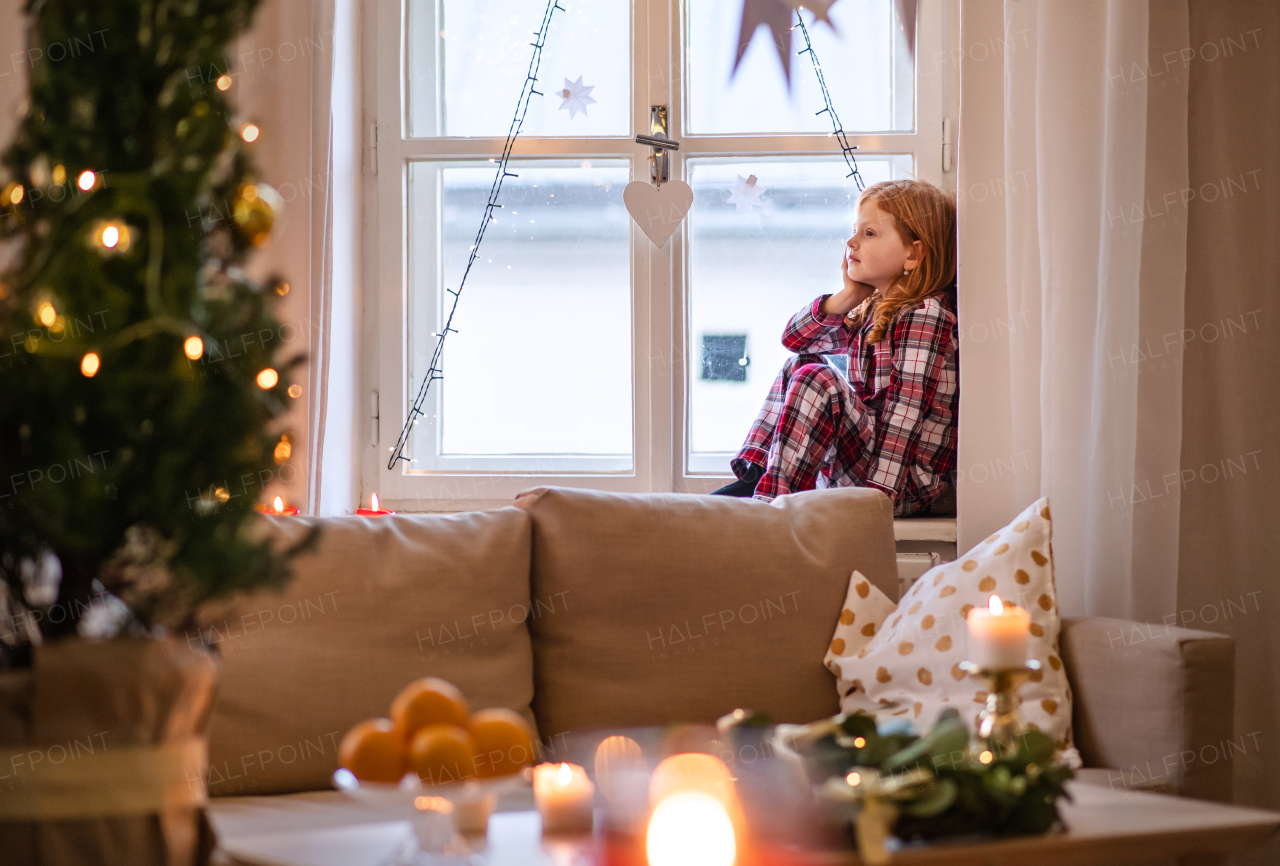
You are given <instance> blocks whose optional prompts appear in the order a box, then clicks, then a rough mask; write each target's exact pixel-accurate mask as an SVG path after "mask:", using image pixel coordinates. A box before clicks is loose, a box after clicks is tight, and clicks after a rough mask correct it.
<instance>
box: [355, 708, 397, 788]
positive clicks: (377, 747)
mask: <svg viewBox="0 0 1280 866" xmlns="http://www.w3.org/2000/svg"><path fill="white" fill-rule="evenodd" d="M338 764H339V766H342V767H346V768H347V769H348V770H350V771H351V772H352V773H354V774H355V777H356V778H357V779H359V780H361V781H362V782H393V783H394V782H399V781H400V777H401V776H403V775H404V774H405V772H406V767H405V761H404V732H403V731H401V730H400V729H399V728H397V727H396V726H395V725H394V724H393V723H392V722H391V720H390V719H367V720H365V721H363V722H360V723H359V724H357V725H356V726H355V727H353V728H352V729H351V730H349V731H347V735H346V736H345V737H343V738H342V743H341V744H340V745H339V746H338Z"/></svg>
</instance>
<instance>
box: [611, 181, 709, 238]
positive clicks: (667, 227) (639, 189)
mask: <svg viewBox="0 0 1280 866" xmlns="http://www.w3.org/2000/svg"><path fill="white" fill-rule="evenodd" d="M622 201H623V202H624V203H625V204H626V206H627V210H628V211H629V212H630V214H631V218H632V219H633V220H635V221H636V225H638V226H640V231H642V232H644V233H645V234H646V235H648V237H649V240H651V241H652V242H653V245H654V246H655V247H657V248H658V249H662V248H663V247H664V246H666V244H667V241H669V240H670V239H671V235H672V234H673V233H674V232H675V230H676V227H677V226H679V225H680V220H682V219H684V217H685V214H687V213H688V212H689V208H691V207H693V188H692V187H691V186H689V184H687V183H685V182H684V181H682V180H669V181H667V182H666V183H664V184H663V185H662V188H661V189H656V188H654V187H653V186H652V185H651V184H648V183H645V182H644V181H642V180H633V181H632V182H631V183H629V184H627V188H626V189H624V190H623V191H622Z"/></svg>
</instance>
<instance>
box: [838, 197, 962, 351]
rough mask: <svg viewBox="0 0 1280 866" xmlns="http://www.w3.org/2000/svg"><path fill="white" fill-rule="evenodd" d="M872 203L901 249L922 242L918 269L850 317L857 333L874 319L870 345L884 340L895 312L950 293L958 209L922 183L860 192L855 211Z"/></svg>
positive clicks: (873, 298) (952, 202)
mask: <svg viewBox="0 0 1280 866" xmlns="http://www.w3.org/2000/svg"><path fill="white" fill-rule="evenodd" d="M868 202H870V203H873V204H875V205H876V206H877V207H879V208H880V209H881V210H882V211H884V212H885V213H887V214H888V215H889V216H890V217H892V218H893V224H894V228H896V229H897V230H898V235H899V236H900V237H901V238H902V242H903V243H904V244H911V243H912V242H914V241H920V245H921V247H922V249H921V255H920V264H919V265H917V266H916V267H915V268H913V269H912V271H911V273H909V274H904V275H902V276H899V277H897V278H896V279H895V280H894V281H893V285H892V286H891V287H890V289H889V291H888V292H886V296H885V297H881V296H878V295H877V296H874V297H872V298H868V299H867V300H866V301H864V302H863V303H862V305H861V306H859V307H858V308H857V309H856V310H854V311H853V313H852V314H851V315H852V322H851V324H852V325H853V326H854V327H855V328H857V327H861V326H862V324H863V322H865V321H866V319H867V316H868V315H870V316H871V317H872V322H873V324H872V326H871V331H870V333H869V334H868V335H867V342H868V343H878V342H880V341H881V340H883V339H884V335H885V332H886V331H888V330H889V326H890V324H891V323H892V322H893V317H894V316H895V315H897V313H898V311H899V310H902V309H904V308H906V307H912V306H914V305H916V304H918V303H919V302H920V301H923V300H924V299H925V298H931V297H933V296H935V295H942V294H944V293H946V292H948V291H949V290H950V289H951V287H952V284H953V283H954V282H955V279H956V203H955V199H954V198H953V197H952V196H951V195H950V194H949V193H945V192H943V191H942V190H940V189H938V188H937V187H936V186H934V185H933V184H931V183H926V182H925V181H921V180H886V181H884V182H882V183H875V184H872V185H871V186H869V187H867V188H866V189H865V190H863V191H862V195H861V196H860V197H859V198H858V206H859V207H861V206H862V205H863V204H864V203H868Z"/></svg>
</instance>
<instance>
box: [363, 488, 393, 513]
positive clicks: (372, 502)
mask: <svg viewBox="0 0 1280 866" xmlns="http://www.w3.org/2000/svg"><path fill="white" fill-rule="evenodd" d="M356 514H358V515H359V516H361V517H382V516H383V515H384V514H395V512H394V511H392V510H391V509H390V508H382V507H380V506H379V504H378V494H376V493H375V494H373V495H372V496H370V497H369V507H368V508H357V509H356Z"/></svg>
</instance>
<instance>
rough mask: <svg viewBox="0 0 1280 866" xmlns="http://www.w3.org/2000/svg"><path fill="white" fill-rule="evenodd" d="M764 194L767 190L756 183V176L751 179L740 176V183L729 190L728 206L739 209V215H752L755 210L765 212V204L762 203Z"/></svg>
mask: <svg viewBox="0 0 1280 866" xmlns="http://www.w3.org/2000/svg"><path fill="white" fill-rule="evenodd" d="M764 192H765V188H764V187H762V186H760V185H759V184H758V183H757V182H756V176H755V175H754V174H753V175H751V177H743V176H742V175H738V182H737V183H735V184H734V185H733V187H732V188H731V189H730V190H729V201H728V202H726V204H731V205H734V206H735V207H737V208H738V213H752V212H753V211H752V209H753V208H760V209H761V210H764V203H763V202H761V201H760V196H761V195H763V194H764Z"/></svg>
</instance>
